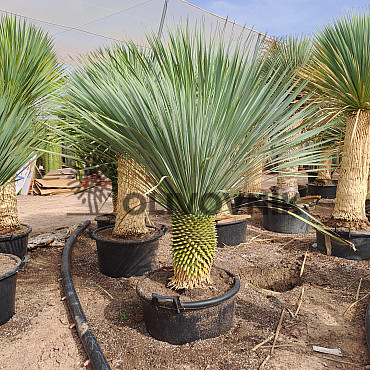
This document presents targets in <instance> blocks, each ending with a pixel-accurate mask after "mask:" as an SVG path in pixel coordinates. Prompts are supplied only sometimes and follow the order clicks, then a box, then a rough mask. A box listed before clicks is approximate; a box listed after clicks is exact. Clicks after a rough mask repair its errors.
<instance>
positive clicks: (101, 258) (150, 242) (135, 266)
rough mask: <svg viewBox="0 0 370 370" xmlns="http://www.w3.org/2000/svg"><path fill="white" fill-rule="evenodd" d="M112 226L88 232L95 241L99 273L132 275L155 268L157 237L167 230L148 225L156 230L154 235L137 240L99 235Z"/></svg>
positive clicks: (116, 276) (113, 275)
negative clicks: (109, 238) (110, 238)
mask: <svg viewBox="0 0 370 370" xmlns="http://www.w3.org/2000/svg"><path fill="white" fill-rule="evenodd" d="M113 227H114V226H112V225H111V226H105V227H102V228H100V229H97V230H95V231H94V232H92V233H90V236H91V238H92V239H94V240H95V241H96V247H97V251H98V262H99V270H100V272H101V273H103V274H105V275H107V276H110V277H115V278H118V277H126V278H127V277H132V276H140V275H143V274H145V273H146V272H148V271H152V270H153V269H154V268H155V257H156V254H157V250H158V247H159V238H161V237H162V236H163V235H164V233H165V232H166V230H167V227H165V226H162V228H161V229H159V228H157V227H154V226H148V225H147V227H148V228H151V229H155V230H157V231H158V235H155V236H153V237H151V238H148V239H146V240H137V241H127V242H126V241H115V240H107V239H103V238H101V237H99V233H100V232H101V231H103V230H106V229H112V228H113Z"/></svg>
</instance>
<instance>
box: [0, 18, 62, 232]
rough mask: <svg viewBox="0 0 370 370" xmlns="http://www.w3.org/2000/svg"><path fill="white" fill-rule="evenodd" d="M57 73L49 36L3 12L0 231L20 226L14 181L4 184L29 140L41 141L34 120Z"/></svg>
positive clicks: (0, 40)
mask: <svg viewBox="0 0 370 370" xmlns="http://www.w3.org/2000/svg"><path fill="white" fill-rule="evenodd" d="M58 73H59V70H58V66H57V63H56V57H55V55H54V53H53V51H52V43H51V40H50V38H49V37H48V36H46V35H45V33H43V32H42V31H41V30H39V29H37V28H35V27H34V26H33V25H27V24H26V23H25V22H24V21H21V20H17V19H16V18H14V17H8V16H2V17H1V19H0V98H1V105H2V111H1V126H0V139H1V142H0V149H1V152H0V158H1V160H2V162H0V168H1V169H0V171H2V172H3V174H4V175H2V176H1V181H0V185H1V186H2V187H1V189H0V234H4V233H11V232H12V231H14V230H16V229H17V228H19V226H20V225H19V221H18V212H17V198H16V193H15V182H14V181H10V182H9V183H8V184H7V185H6V186H4V185H5V181H8V180H9V178H11V177H13V176H14V175H15V173H16V170H19V169H20V167H22V165H23V164H25V162H26V161H27V160H28V159H29V157H27V156H29V155H30V154H31V153H32V147H31V144H32V145H35V146H38V144H40V142H38V141H37V138H41V137H42V135H43V134H44V131H43V130H42V129H41V128H40V126H38V124H37V121H38V119H39V117H40V116H41V114H42V113H44V114H47V109H46V105H45V104H46V101H47V100H50V99H51V93H52V91H53V90H54V89H55V81H56V80H57V78H58ZM5 104H7V106H6V107H4V105H5ZM41 110H44V112H42V111H41ZM20 139H22V140H20ZM33 150H34V149H33ZM15 154H16V156H15ZM17 165H18V166H19V167H18V168H17V169H15V166H17Z"/></svg>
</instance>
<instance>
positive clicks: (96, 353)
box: [62, 221, 110, 370]
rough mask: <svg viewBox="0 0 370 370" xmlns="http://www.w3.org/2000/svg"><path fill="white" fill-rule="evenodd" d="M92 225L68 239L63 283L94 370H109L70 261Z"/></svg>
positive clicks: (81, 228)
mask: <svg viewBox="0 0 370 370" xmlns="http://www.w3.org/2000/svg"><path fill="white" fill-rule="evenodd" d="M89 225H90V221H85V222H84V223H83V224H82V225H81V226H79V227H78V228H77V229H76V231H75V232H74V233H73V234H72V235H71V236H70V238H69V239H68V241H67V243H66V246H65V247H64V251H63V256H62V282H63V286H64V291H65V293H66V300H67V305H68V308H69V311H70V313H71V315H72V318H73V320H74V322H75V323H76V327H77V332H78V335H79V336H80V338H81V341H82V343H83V345H84V347H85V350H86V353H87V355H88V357H89V359H90V360H91V364H92V366H93V367H94V369H99V370H104V369H107V370H108V369H109V370H110V366H109V364H108V362H107V359H106V358H105V356H104V354H103V352H102V351H101V349H100V347H99V344H98V342H97V341H96V339H95V337H94V334H93V333H92V330H91V328H90V325H89V323H88V322H87V320H86V317H85V314H84V312H83V310H82V307H81V304H80V301H79V299H78V296H77V293H76V290H75V288H74V285H73V281H72V276H71V269H70V261H71V254H72V249H73V246H74V244H75V242H76V240H77V238H78V236H79V235H80V234H81V233H82V232H83V231H84V230H85V229H86V228H87V227H88V226H89Z"/></svg>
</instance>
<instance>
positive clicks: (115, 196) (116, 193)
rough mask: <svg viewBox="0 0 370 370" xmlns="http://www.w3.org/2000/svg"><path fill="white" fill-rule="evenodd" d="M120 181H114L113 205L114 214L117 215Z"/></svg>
mask: <svg viewBox="0 0 370 370" xmlns="http://www.w3.org/2000/svg"><path fill="white" fill-rule="evenodd" d="M117 181H118V180H112V204H113V213H117V198H118V184H117Z"/></svg>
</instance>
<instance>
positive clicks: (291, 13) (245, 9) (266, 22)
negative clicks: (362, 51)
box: [188, 0, 370, 37]
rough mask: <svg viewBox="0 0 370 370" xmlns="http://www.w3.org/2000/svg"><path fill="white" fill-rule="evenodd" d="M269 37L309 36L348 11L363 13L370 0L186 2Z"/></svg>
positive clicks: (212, 0)
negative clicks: (360, 11)
mask: <svg viewBox="0 0 370 370" xmlns="http://www.w3.org/2000/svg"><path fill="white" fill-rule="evenodd" d="M188 1H189V2H190V3H192V4H193V5H196V6H199V7H200V8H202V9H204V10H207V11H209V12H212V13H214V14H217V15H220V16H222V17H225V18H226V17H228V19H229V20H231V21H235V22H236V23H239V24H241V25H245V26H246V27H248V28H253V29H254V30H256V31H260V32H263V33H266V32H267V34H268V35H269V36H277V37H278V36H284V35H288V34H310V33H313V32H315V30H316V29H317V28H318V27H319V26H320V25H322V24H323V23H325V22H330V21H331V20H332V19H333V18H335V17H338V15H340V14H342V13H343V12H346V11H349V10H351V9H362V10H363V9H366V8H369V7H370V0H229V1H225V0H188Z"/></svg>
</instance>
